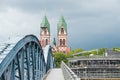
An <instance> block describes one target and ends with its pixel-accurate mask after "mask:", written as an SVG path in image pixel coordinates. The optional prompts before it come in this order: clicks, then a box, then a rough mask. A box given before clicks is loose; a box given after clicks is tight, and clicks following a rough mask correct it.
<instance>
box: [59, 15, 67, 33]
mask: <svg viewBox="0 0 120 80" xmlns="http://www.w3.org/2000/svg"><path fill="white" fill-rule="evenodd" d="M57 26H58V28H57V30H58V32H59V31H60V28H61V27H62V26H63V28H64V29H65V31H66V33H67V24H66V22H65V19H64V17H63V16H61V17H60V19H59V22H58V25H57Z"/></svg>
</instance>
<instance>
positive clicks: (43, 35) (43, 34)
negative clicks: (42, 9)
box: [40, 16, 50, 47]
mask: <svg viewBox="0 0 120 80" xmlns="http://www.w3.org/2000/svg"><path fill="white" fill-rule="evenodd" d="M40 43H41V45H42V47H45V46H46V45H50V24H49V22H48V19H47V17H46V16H44V18H43V20H42V23H41V27H40Z"/></svg>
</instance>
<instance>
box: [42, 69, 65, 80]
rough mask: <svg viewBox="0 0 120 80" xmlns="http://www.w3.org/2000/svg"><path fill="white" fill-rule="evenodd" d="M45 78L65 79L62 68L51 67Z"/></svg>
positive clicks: (52, 79) (45, 79) (47, 79)
mask: <svg viewBox="0 0 120 80" xmlns="http://www.w3.org/2000/svg"><path fill="white" fill-rule="evenodd" d="M43 80H65V79H64V76H63V72H62V69H61V68H54V69H51V70H50V72H49V73H48V74H47V76H46V78H44V79H43Z"/></svg>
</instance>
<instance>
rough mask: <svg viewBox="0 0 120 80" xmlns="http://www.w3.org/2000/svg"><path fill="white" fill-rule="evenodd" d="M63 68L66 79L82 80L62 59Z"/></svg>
mask: <svg viewBox="0 0 120 80" xmlns="http://www.w3.org/2000/svg"><path fill="white" fill-rule="evenodd" d="M61 69H62V72H63V75H64V79H65V80H80V79H79V78H78V77H77V75H76V74H75V73H74V72H73V71H72V70H71V69H70V68H69V67H68V66H67V65H66V64H65V63H64V62H63V61H62V63H61Z"/></svg>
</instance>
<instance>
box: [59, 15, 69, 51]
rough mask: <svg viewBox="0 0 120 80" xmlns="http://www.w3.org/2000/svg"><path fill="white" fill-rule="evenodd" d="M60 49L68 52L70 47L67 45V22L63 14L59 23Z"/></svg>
mask: <svg viewBox="0 0 120 80" xmlns="http://www.w3.org/2000/svg"><path fill="white" fill-rule="evenodd" d="M57 35H58V51H60V52H64V53H67V52H69V51H70V48H68V47H67V23H66V21H65V19H64V17H63V16H61V17H60V19H59V22H58V24H57Z"/></svg>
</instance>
